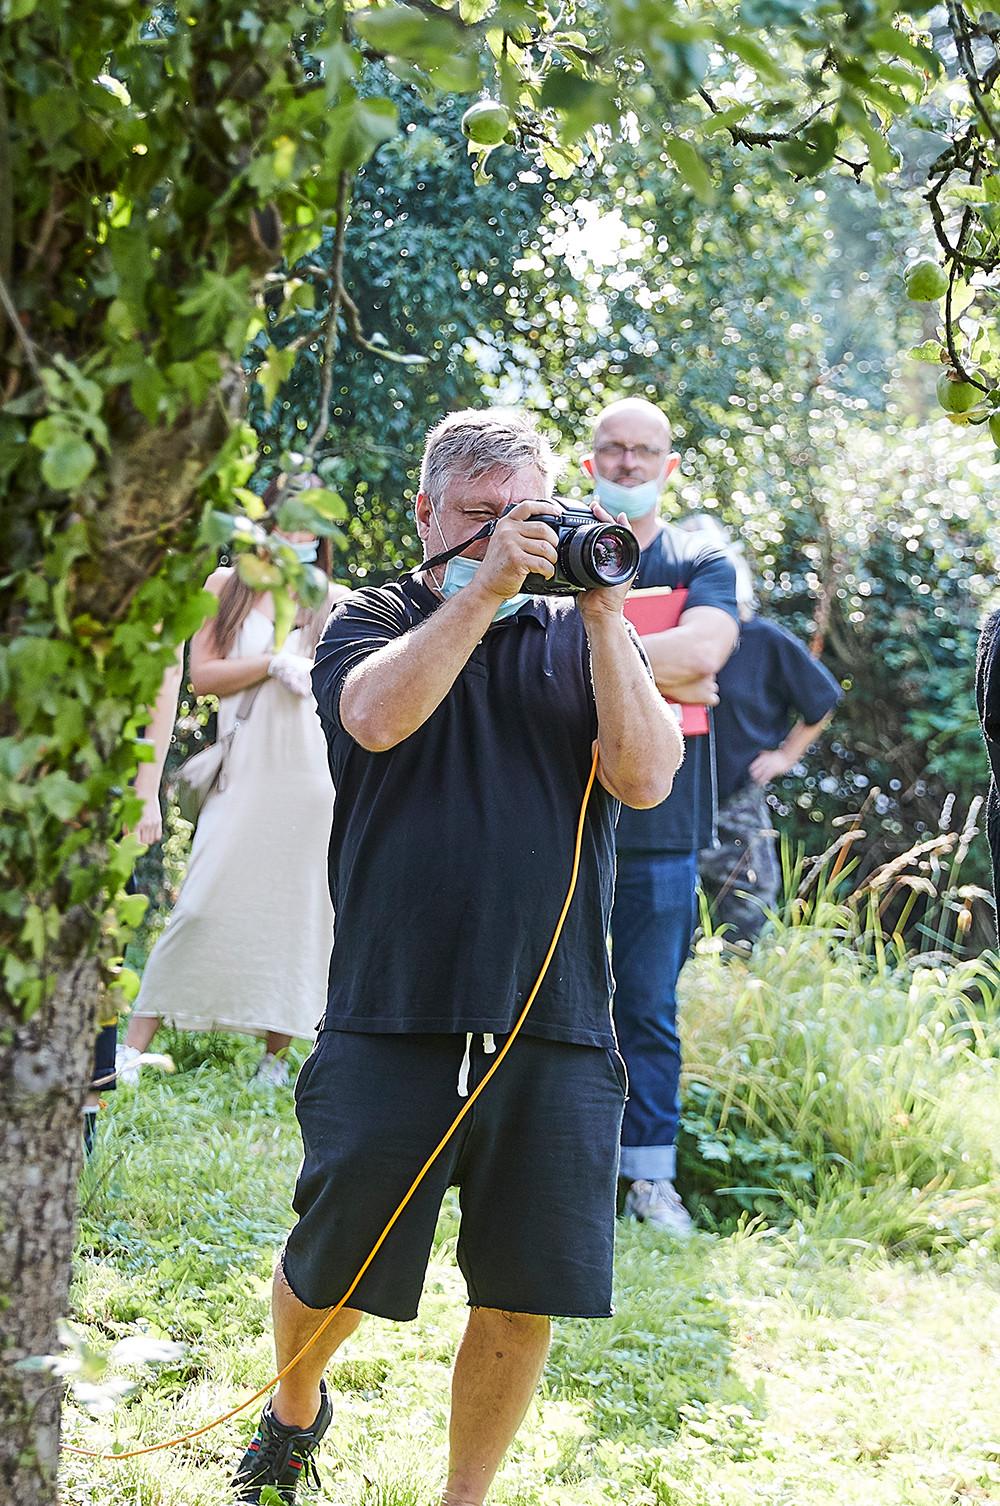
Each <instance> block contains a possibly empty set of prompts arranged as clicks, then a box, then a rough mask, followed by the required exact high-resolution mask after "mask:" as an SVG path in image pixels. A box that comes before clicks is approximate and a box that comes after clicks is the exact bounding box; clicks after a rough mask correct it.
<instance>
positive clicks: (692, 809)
mask: <svg viewBox="0 0 1000 1506" xmlns="http://www.w3.org/2000/svg"><path fill="white" fill-rule="evenodd" d="M584 463H585V466H586V469H587V470H588V472H589V473H590V474H591V475H592V476H593V478H594V487H595V491H596V494H597V499H598V500H599V501H600V502H601V503H602V504H603V506H604V507H606V508H607V510H608V511H609V512H610V513H611V514H612V515H613V516H614V517H618V516H619V514H621V513H625V515H626V516H627V517H628V519H629V521H630V523H631V525H632V528H633V530H634V532H635V536H636V538H637V540H638V541H639V546H640V548H641V550H642V556H641V560H640V564H639V573H638V574H637V576H636V578H635V581H634V583H633V585H634V587H635V588H638V589H643V588H646V587H650V586H671V587H673V588H674V589H684V590H686V591H687V593H688V594H687V597H686V599H685V602H684V608H683V611H682V613H681V615H680V618H679V621H678V623H677V626H676V627H673V628H669V629H667V630H666V631H664V632H659V633H653V634H651V635H650V636H648V637H643V640H642V642H643V647H644V649H645V650H646V654H647V656H648V658H649V662H650V664H651V666H652V669H653V674H654V676H655V679H656V683H657V686H658V688H659V690H660V691H661V692H662V694H663V695H664V696H665V697H666V698H667V699H668V700H670V701H673V702H678V703H682V704H688V705H702V706H707V707H709V708H711V707H712V706H714V705H715V704H716V702H717V700H718V696H717V691H716V683H715V675H716V672H717V671H718V670H719V669H721V668H722V666H723V664H725V662H726V660H727V659H728V658H729V656H730V654H731V653H732V651H733V649H734V648H735V647H736V641H737V638H738V636H739V612H738V609H737V605H736V578H735V573H734V570H733V566H732V565H731V564H730V562H729V560H728V559H727V558H726V556H725V554H724V553H723V551H722V550H721V549H719V548H717V547H716V546H715V545H714V544H713V543H711V542H709V541H708V540H706V538H705V537H704V536H703V535H702V536H700V537H699V536H698V535H695V534H690V533H685V532H684V531H683V530H682V529H680V528H677V527H675V526H674V525H673V524H672V523H668V522H665V521H664V520H663V519H662V518H660V517H659V515H658V509H659V503H660V498H661V496H662V493H663V491H664V488H665V487H666V485H667V482H668V481H669V479H670V477H671V476H672V475H673V473H674V471H675V470H676V468H677V466H678V464H679V463H680V456H679V455H676V454H674V452H673V448H672V444H671V433H670V425H669V423H668V421H667V419H666V416H665V415H664V414H663V413H662V412H661V411H660V409H659V408H657V407H656V406H655V404H653V403H650V402H647V401H646V400H645V399H644V398H625V399H623V400H622V401H620V402H616V403H612V404H611V405H610V407H607V408H605V409H604V411H603V413H602V414H601V415H600V417H599V418H598V420H597V425H596V428H595V430H594V450H593V454H592V455H591V456H589V457H588V459H587V460H586V461H585V462H584ZM708 728H709V730H708V732H707V733H706V734H704V735H700V736H690V737H688V738H687V739H686V743H687V747H686V752H685V758H684V763H683V764H682V766H681V768H680V769H679V770H678V772H677V774H676V776H675V779H674V785H673V789H672V791H671V793H670V795H669V796H668V797H667V799H666V800H664V801H663V802H662V804H660V805H658V806H655V807H654V808H653V809H650V810H642V811H638V810H635V811H633V810H623V811H622V813H621V819H620V821H619V824H618V834H617V849H618V877H617V886H616V891H615V902H614V909H613V912H612V917H611V943H612V966H613V968H614V974H615V1002H614V1017H615V1029H616V1031H617V1034H618V1041H619V1046H620V1049H621V1052H622V1055H623V1056H624V1058H625V1062H626V1065H627V1067H628V1074H629V1090H630V1097H629V1101H628V1104H627V1106H626V1110H625V1121H624V1125H623V1129H622V1149H621V1163H620V1167H619V1176H620V1181H619V1192H620V1197H619V1202H620V1207H621V1211H622V1212H623V1213H625V1214H626V1215H627V1216H629V1217H632V1218H637V1219H639V1220H641V1221H643V1222H645V1223H650V1224H653V1225H655V1226H656V1227H657V1228H660V1229H662V1230H664V1231H665V1232H666V1233H668V1234H672V1235H674V1236H677V1237H683V1236H684V1235H686V1234H688V1233H690V1231H691V1227H692V1225H691V1218H690V1215H689V1214H688V1212H687V1209H686V1208H685V1207H684V1204H683V1202H682V1201H681V1199H680V1197H679V1195H678V1193H677V1190H676V1187H675V1185H674V1183H675V1177H676V1165H677V1149H676V1143H677V1127H678V1122H679V1119H680V1070H681V1055H680V1041H679V1038H678V1033H677V980H678V978H679V976H680V971H681V968H682V967H683V966H684V963H685V961H686V959H687V956H688V952H689V950H690V946H691V936H692V934H693V931H694V923H695V917H696V904H695V885H696V882H697V874H698V852H699V850H700V849H701V848H704V847H710V846H713V845H714V843H715V840H716V836H715V750H714V745H713V736H712V723H711V710H709V713H708Z"/></svg>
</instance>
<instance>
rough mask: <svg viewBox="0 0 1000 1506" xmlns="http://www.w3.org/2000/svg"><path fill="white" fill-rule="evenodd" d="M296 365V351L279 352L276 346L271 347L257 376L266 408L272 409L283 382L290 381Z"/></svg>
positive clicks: (289, 349)
mask: <svg viewBox="0 0 1000 1506" xmlns="http://www.w3.org/2000/svg"><path fill="white" fill-rule="evenodd" d="M294 365H295V351H294V350H292V349H291V348H288V349H285V350H278V349H277V348H276V347H275V346H273V345H272V346H270V348H269V349H268V352H267V358H266V360H265V361H264V362H263V364H262V365H261V366H259V367H258V369H257V374H256V375H257V381H258V382H259V383H260V387H261V391H262V392H263V394H264V406H265V408H270V407H271V405H272V404H273V402H274V400H275V398H276V397H277V396H278V390H279V388H280V387H281V384H282V382H285V381H287V380H288V378H289V376H290V375H291V372H292V367H293V366H294Z"/></svg>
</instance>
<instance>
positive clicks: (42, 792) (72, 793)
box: [37, 769, 86, 821]
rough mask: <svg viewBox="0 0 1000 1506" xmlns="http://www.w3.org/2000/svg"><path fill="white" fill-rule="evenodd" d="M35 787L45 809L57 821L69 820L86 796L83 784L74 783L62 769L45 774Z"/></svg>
mask: <svg viewBox="0 0 1000 1506" xmlns="http://www.w3.org/2000/svg"><path fill="white" fill-rule="evenodd" d="M37 789H38V798H39V800H41V802H42V804H43V805H44V806H45V809H46V810H47V811H49V812H50V813H51V814H52V815H53V816H55V817H56V819H57V820H59V821H71V820H72V819H73V817H74V816H75V815H76V813H77V811H79V809H80V807H81V806H82V805H83V802H84V800H85V798H86V791H85V789H84V787H83V785H82V784H76V783H75V782H74V781H73V780H72V779H70V777H69V775H68V774H65V773H63V771H62V769H55V770H53V772H52V773H51V774H46V775H45V777H44V778H43V779H40V780H39V782H38V787H37Z"/></svg>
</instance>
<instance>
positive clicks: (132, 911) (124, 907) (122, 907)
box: [115, 894, 149, 930]
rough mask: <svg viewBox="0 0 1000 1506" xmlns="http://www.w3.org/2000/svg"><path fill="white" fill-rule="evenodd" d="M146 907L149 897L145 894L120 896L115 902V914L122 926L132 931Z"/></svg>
mask: <svg viewBox="0 0 1000 1506" xmlns="http://www.w3.org/2000/svg"><path fill="white" fill-rule="evenodd" d="M148 906H149V896H148V895H146V894H120V895H119V896H118V898H117V900H116V901H115V912H116V914H117V916H118V919H119V920H120V921H121V923H122V925H123V926H128V928H129V929H130V930H134V929H135V927H136V926H137V925H138V924H139V922H140V921H141V920H142V917H143V916H144V915H145V913H146V910H147V908H148Z"/></svg>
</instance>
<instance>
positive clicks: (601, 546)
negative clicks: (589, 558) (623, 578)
mask: <svg viewBox="0 0 1000 1506" xmlns="http://www.w3.org/2000/svg"><path fill="white" fill-rule="evenodd" d="M593 557H594V569H595V571H596V572H597V573H598V574H599V575H603V576H608V577H609V578H610V577H612V576H618V575H620V574H621V573H622V571H623V570H627V569H628V551H627V549H626V548H625V544H624V541H623V540H622V539H619V538H608V537H607V536H604V537H602V538H599V539H596V540H595V541H594V548H593Z"/></svg>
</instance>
